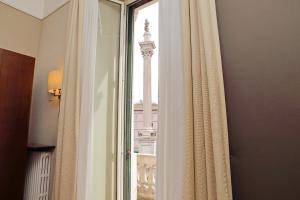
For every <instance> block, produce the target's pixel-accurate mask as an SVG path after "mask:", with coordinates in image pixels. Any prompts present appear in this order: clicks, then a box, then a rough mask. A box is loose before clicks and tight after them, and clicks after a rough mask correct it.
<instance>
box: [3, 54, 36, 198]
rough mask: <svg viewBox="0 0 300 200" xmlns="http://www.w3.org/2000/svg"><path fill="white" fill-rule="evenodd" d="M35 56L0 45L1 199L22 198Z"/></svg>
mask: <svg viewBox="0 0 300 200" xmlns="http://www.w3.org/2000/svg"><path fill="white" fill-rule="evenodd" d="M34 63H35V59H34V58H32V57H29V56H24V55H21V54H18V53H14V52H11V51H7V50H4V49H0V95H1V97H0V199H3V200H4V199H7V200H22V199H23V190H24V189H23V188H24V179H25V164H26V147H27V136H28V126H29V115H30V104H31V90H32V81H33V73H34Z"/></svg>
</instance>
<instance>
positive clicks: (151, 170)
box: [137, 154, 156, 200]
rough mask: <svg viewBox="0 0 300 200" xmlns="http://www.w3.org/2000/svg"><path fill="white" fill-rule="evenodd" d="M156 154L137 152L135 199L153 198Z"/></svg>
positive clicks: (150, 199) (149, 199) (147, 199)
mask: <svg viewBox="0 0 300 200" xmlns="http://www.w3.org/2000/svg"><path fill="white" fill-rule="evenodd" d="M155 177H156V156H155V155H148V154H137V199H138V200H152V199H155Z"/></svg>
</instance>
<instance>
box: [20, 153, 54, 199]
mask: <svg viewBox="0 0 300 200" xmlns="http://www.w3.org/2000/svg"><path fill="white" fill-rule="evenodd" d="M50 169H51V152H30V153H29V158H28V164H27V171H26V181H25V191H24V200H48V199H49V183H50Z"/></svg>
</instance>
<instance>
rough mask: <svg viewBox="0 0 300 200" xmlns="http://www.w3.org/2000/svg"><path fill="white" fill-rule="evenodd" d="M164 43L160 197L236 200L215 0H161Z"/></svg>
mask: <svg viewBox="0 0 300 200" xmlns="http://www.w3.org/2000/svg"><path fill="white" fill-rule="evenodd" d="M172 9H173V11H172ZM175 13H176V14H177V15H179V17H178V16H176V14H175ZM178 18H179V19H178ZM176 19H177V20H176ZM162 26H164V27H162ZM174 38H175V39H174ZM174 43H175V44H176V45H174ZM159 46H160V52H159V53H160V55H159V56H160V57H159V59H160V71H159V73H160V75H159V76H160V77H161V78H160V83H159V88H160V89H161V91H160V94H159V95H160V96H159V103H160V104H161V105H160V108H159V112H160V113H159V114H160V121H159V124H160V128H159V138H158V164H157V166H158V172H157V173H158V183H157V190H158V193H157V199H158V200H171V199H172V200H174V199H176V200H177V199H178V200H179V199H183V200H232V191H231V176H230V163H229V145H228V131H227V119H226V107H225V95H224V83H223V74H222V63H221V54H220V44H219V36H218V26H217V19H216V7H215V1H213V0H161V1H160V45H159ZM178 57H179V58H178ZM173 60H174V62H173ZM175 87H176V88H175ZM174 115H175V116H174ZM174 127H175V128H174ZM174 137H175V138H174ZM176 138H177V139H176ZM180 140H182V142H181V141H180ZM170 177H176V178H174V179H173V178H170Z"/></svg>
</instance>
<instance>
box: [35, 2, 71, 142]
mask: <svg viewBox="0 0 300 200" xmlns="http://www.w3.org/2000/svg"><path fill="white" fill-rule="evenodd" d="M68 8H69V5H68V4H66V5H64V6H63V7H61V8H60V9H58V10H57V11H56V12H54V13H53V14H51V15H49V16H48V17H47V18H45V19H44V20H43V21H42V31H41V37H40V45H39V52H38V55H37V59H36V67H35V74H34V82H33V94H32V103H31V119H30V129H29V142H30V143H41V144H50V145H51V144H52V145H55V144H56V136H57V121H58V111H59V101H58V100H54V101H53V100H52V101H50V99H51V96H50V95H49V94H48V92H47V78H48V72H49V71H51V70H53V69H56V68H60V67H63V63H64V56H65V44H66V27H67V18H68Z"/></svg>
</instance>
